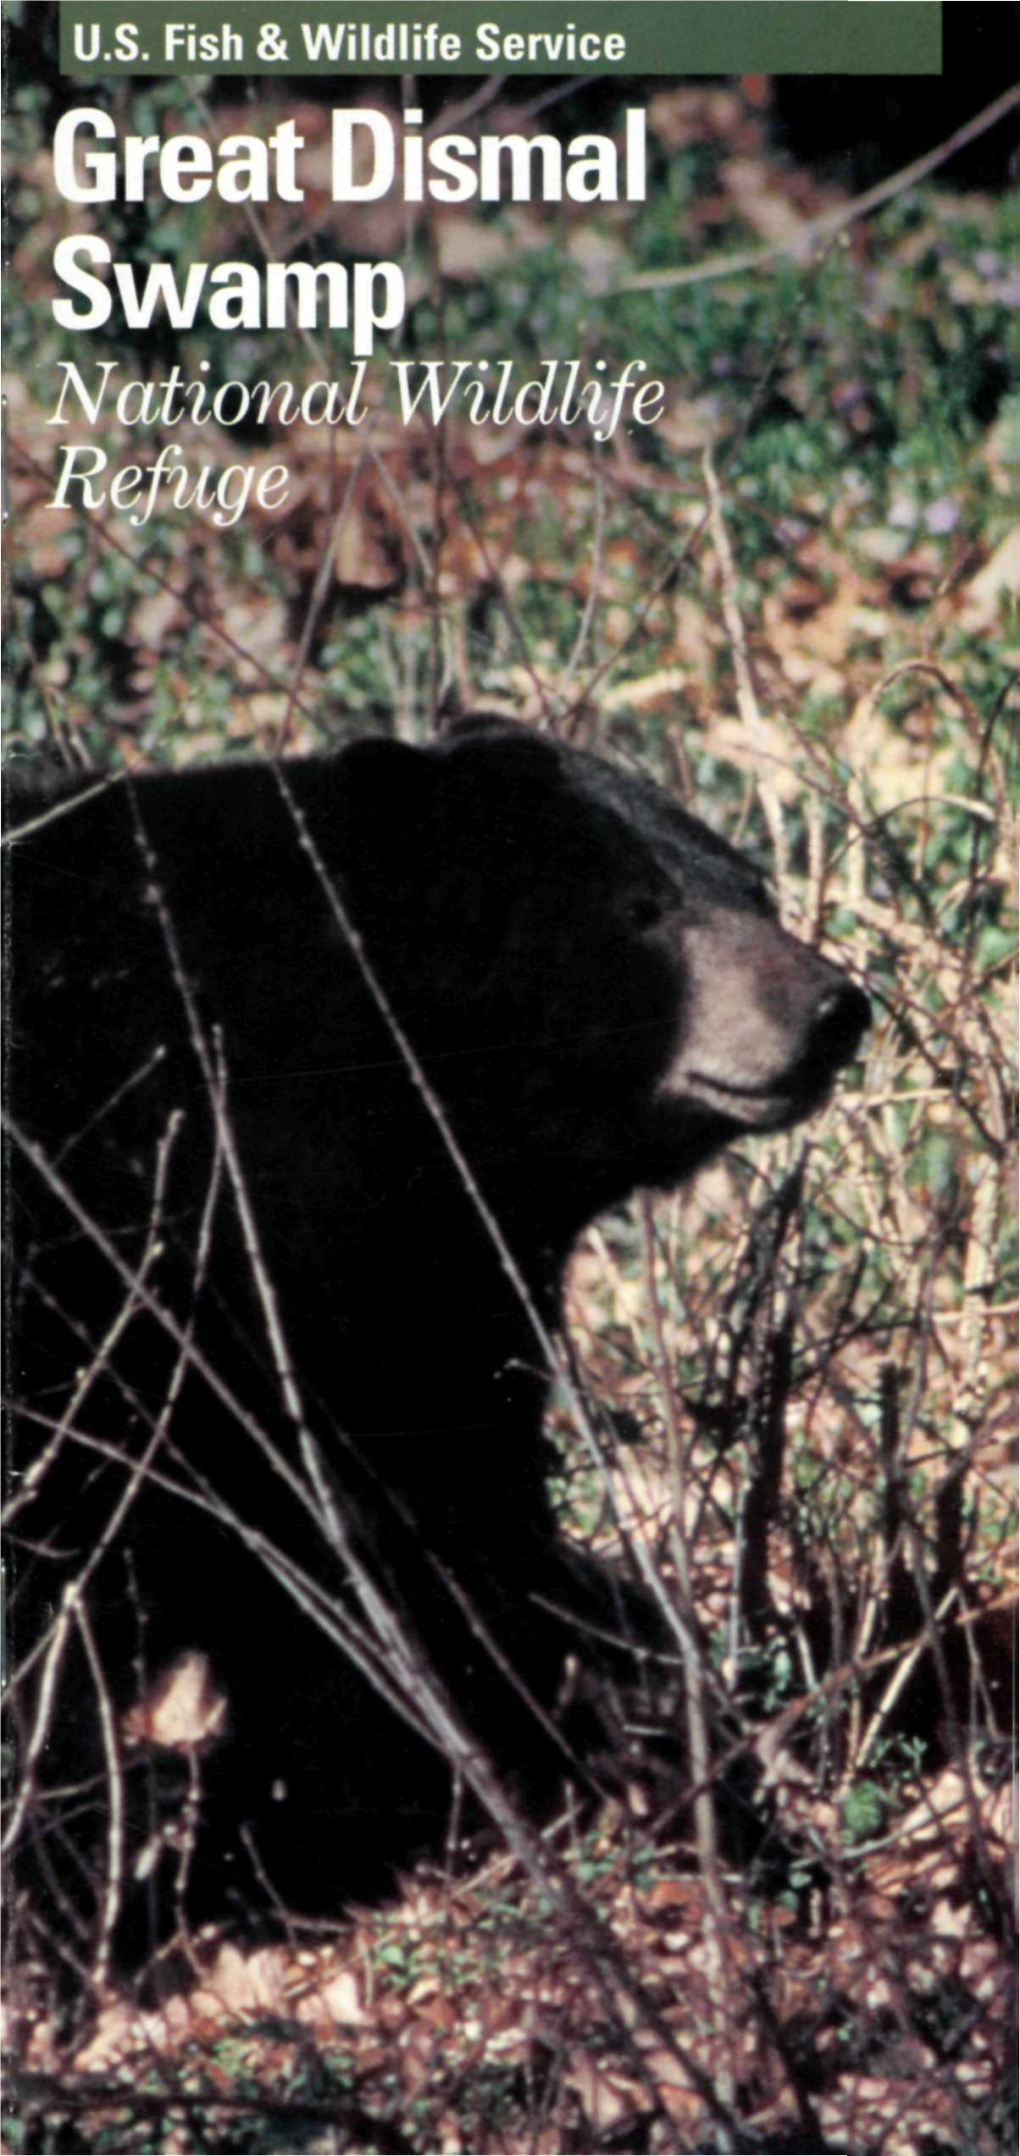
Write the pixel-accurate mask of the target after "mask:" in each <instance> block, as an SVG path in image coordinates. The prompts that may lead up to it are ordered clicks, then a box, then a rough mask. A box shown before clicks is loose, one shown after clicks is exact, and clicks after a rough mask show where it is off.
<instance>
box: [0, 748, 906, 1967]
mask: <svg viewBox="0 0 1020 2156" xmlns="http://www.w3.org/2000/svg"><path fill="white" fill-rule="evenodd" d="M16 791H17V793H18V795H19V797H20V798H19V799H18V800H17V802H16V805H15V821H16V822H18V824H19V826H20V828H19V829H18V830H16V831H15V833H14V836H13V840H12V842H11V844H10V846H9V872H10V874H9V921H10V949H11V953H12V957H11V966H10V984H9V1003H10V1009H11V1019H10V1024H9V1033H8V1080H9V1083H8V1095H9V1118H8V1145H9V1153H10V1165H11V1198H10V1222H11V1239H12V1242H13V1245H14V1254H15V1261H16V1263H15V1267H14V1269H13V1279H12V1285H11V1288H10V1303H9V1312H8V1319H9V1323H8V1333H9V1343H10V1346H9V1364H10V1371H9V1392H10V1393H12V1394H13V1396H14V1400H15V1407H14V1410H13V1423H14V1439H15V1445H14V1456H15V1472H14V1475H13V1478H12V1481H11V1485H10V1505H9V1513H10V1528H11V1536H12V1540H13V1542H14V1544H15V1551H14V1574H15V1588H14V1595H13V1602H12V1613H11V1637H12V1643H13V1664H14V1677H13V1683H12V1695H11V1696H12V1700H13V1711H14V1715H15V1719H16V1723H17V1732H18V1742H19V1748H20V1759H21V1767H20V1775H19V1780H18V1795H17V1800H16V1803H15V1807H14V1813H13V1818H12V1821H11V1838H12V1839H13V1840H14V1841H15V1842H17V1843H19V1844H20V1846H21V1847H22V1849H23V1851H24V1857H25V1862H24V1876H25V1878H26V1880H28V1881H30V1890H29V1891H28V1893H27V1897H26V1900H27V1905H28V1906H29V1907H30V1908H31V1910H32V1911H33V1912H34V1913H33V1916H32V1917H31V1919H30V1921H31V1922H33V1923H35V1924H37V1925H41V1926H42V1928H43V1930H44V1931H45V1932H48V1933H49V1934H50V1935H51V1937H52V1938H53V1941H54V1944H55V1946H56V1948H57V1950H58V1951H59V1952H60V1953H61V1955H62V1956H63V1957H64V1958H65V1960H66V1961H67V1963H68V1964H69V1966H71V1967H72V1968H73V1969H74V1970H75V1971H76V1972H77V1974H78V1975H79V1976H85V1977H87V1976H88V1974H89V1972H90V1970H94V1969H95V1968H96V1967H97V1966H105V1965H106V1963H107V1961H108V1960H109V1958H110V1956H111V1954H112V1955H113V1956H114V1957H119V1958H120V1959H121V1961H122V1962H123V1963H128V1962H130V1961H131V1960H132V1959H133V1960H135V1961H137V1960H138V1959H139V1958H140V1957H142V1956H144V1951H145V1945H146V1941H148V1940H149V1939H150V1938H151V1939H158V1938H160V1937H161V1936H165V1935H166V1932H167V1930H168V1928H169V1927H172V1925H173V1924H174V1923H178V1924H179V1923H184V1924H187V1925H189V1926H192V1925H194V1924H195V1923H197V1922H199V1921H201V1920H203V1919H205V1918H206V1917H208V1916H211V1915H213V1916H218V1915H222V1914H224V1913H225V1912H227V1911H228V1910H230V1909H231V1908H232V1909H233V1910H234V1912H235V1916H236V1917H237V1918H238V1920H240V1918H241V1917H243V1916H244V1915H245V1914H248V1915H252V1914H253V1913H254V1917H253V1920H257V1921H261V1920H262V1916H264V1913H265V1911H266V1910H267V1908H268V1909H269V1910H270V1911H271V1912H273V1913H275V1917H276V1918H277V1919H279V1918H280V1916H281V1914H282V1913H283V1912H292V1913H296V1915H297V1916H298V1917H300V1916H301V1915H302V1914H305V1915H311V1916H314V1915H315V1914H317V1913H318V1914H322V1913H323V1912H326V1911H330V1910H336V1909H337V1908H338V1907H339V1906H340V1905H341V1903H342V1899H343V1897H344V1895H348V1896H349V1895H350V1894H351V1893H352V1892H354V1893H355V1894H364V1893H366V1892H368V1891H371V1890H372V1889H373V1888H374V1887H375V1886H376V1885H377V1884H378V1883H379V1881H380V1880H381V1879H382V1878H383V1877H384V1876H386V1874H387V1872H388V1869H389V1867H391V1866H392V1865H393V1864H394V1863H396V1862H399V1861H401V1860H404V1859H406V1857H407V1855H408V1853H409V1851H410V1850H412V1849H413V1848H415V1847H417V1846H419V1845H420V1844H421V1843H422V1842H423V1841H424V1840H425V1839H426V1838H427V1835H428V1833H429V1831H431V1832H432V1833H433V1834H434V1833H435V1830H436V1822H437V1819H439V1820H440V1821H441V1820H442V1817H443V1814H444V1806H445V1805H446V1804H447V1802H448V1798H449V1786H448V1774H447V1769H446V1768H445V1766H444V1765H443V1763H442V1761H441V1760H440V1759H439V1756H438V1754H437V1753H436V1752H435V1751H434V1750H433V1749H431V1748H430V1746H429V1745H428V1743H427V1742H426V1741H425V1740H424V1738H423V1735H422V1729H421V1722H420V1717H419V1716H417V1714H416V1711H415V1702H414V1697H413V1683H411V1684H410V1685H409V1684H408V1683H407V1682H406V1681H405V1682H404V1683H403V1685H401V1682H400V1681H399V1679H398V1678H396V1677H395V1676H394V1664H393V1660H392V1657H390V1656H388V1655H387V1652H386V1645H385V1624H383V1626H382V1630H381V1631H380V1630H379V1629H378V1628H375V1629H373V1624H372V1622H371V1612H370V1611H369V1614H368V1619H366V1609H367V1604H366V1599H365V1592H364V1591H363V1592H362V1595H361V1597H360V1599H359V1596H358V1595H357V1594H356V1593H354V1592H353V1591H352V1588H351V1585H350V1562H351V1560H352V1559H353V1561H354V1563H355V1565H356V1566H357V1567H360V1568H361V1576H362V1581H363V1585H364V1581H366V1580H367V1581H368V1582H370V1583H371V1582H375V1583H376V1584H377V1586H378V1588H379V1590H380V1592H381V1593H382V1594H383V1595H384V1597H385V1598H386V1606H387V1607H388V1608H389V1609H390V1611H392V1612H395V1613H396V1615H397V1618H398V1619H399V1622H400V1624H401V1626H402V1627H404V1628H405V1629H406V1630H407V1631H409V1632H410V1633H411V1634H412V1635H413V1637H414V1640H415V1642H416V1645H417V1648H418V1649H420V1652H421V1654H422V1656H423V1658H424V1660H425V1661H427V1663H428V1664H429V1665H430V1666H431V1667H432V1669H434V1670H435V1672H436V1673H437V1675H438V1677H439V1679H440V1681H441V1682H442V1684H443V1685H444V1686H445V1689H446V1695H447V1697H448V1699H452V1700H453V1702H454V1703H455V1705H456V1710H457V1713H458V1715H459V1716H460V1717H461V1718H462V1720H463V1724H464V1726H465V1727H466V1728H467V1729H468V1731H469V1732H471V1733H472V1735H473V1736H474V1737H475V1738H478V1739H480V1740H481V1741H482V1742H483V1743H484V1744H485V1745H486V1746H488V1747H489V1750H490V1752H491V1754H492V1755H493V1756H494V1759H495V1762H496V1765H497V1767H498V1768H499V1769H500V1770H501V1771H502V1772H503V1773H504V1774H506V1775H508V1776H509V1777H510V1778H511V1779H512V1781H514V1782H515V1783H516V1785H517V1787H518V1789H519V1791H520V1792H521V1793H522V1794H523V1795H524V1796H526V1797H528V1798H531V1799H540V1798H541V1795H542V1793H543V1792H546V1793H547V1792H548V1787H549V1780H550V1774H551V1772H552V1771H553V1769H555V1772H556V1773H557V1774H559V1773H561V1771H562V1760H561V1758H560V1755H559V1751H558V1749H557V1736H556V1729H555V1712H556V1702H557V1696H558V1691H559V1687H560V1682H561V1671H562V1664H563V1659H564V1654H565V1650H566V1645H567V1640H566V1635H565V1633H564V1629H563V1625H562V1620H561V1619H560V1618H559V1617H557V1615H556V1614H555V1611H556V1609H557V1608H560V1607H561V1606H562V1604H563V1602H564V1599H565V1584H564V1583H565V1580H567V1579H568V1578H569V1566H568V1565H567V1564H566V1563H565V1555H566V1552H565V1545H564V1544H563V1542H562V1540H561V1539H560V1538H559V1537H558V1533H557V1523H556V1517H555V1512H554V1508H553V1504H552V1502H551V1499H550V1496H549V1493H548V1489H547V1473H548V1466H549V1460H548V1458H547V1448H546V1441H545V1439H544V1438H543V1431H542V1417H543V1408H544V1404H545V1399H546V1394H547V1390H548V1383H549V1367H548V1354H547V1346H548V1336H549V1334H550V1332H551V1331H553V1330H554V1329H555V1327H556V1326H557V1323H558V1317H559V1295H560V1286H561V1281H562V1276H563V1271H564V1267H565V1264H566V1261H567V1258H568V1255H569V1252H570V1249H571V1246H572V1244H573V1242H574V1240H575V1239H576V1237H577V1235H578V1233H579V1231H580V1230H581V1229H582V1228H583V1227H584V1226H585V1224H586V1223H587V1222H589V1221H590V1220H591V1219H592V1218H593V1216H594V1215H595V1214H597V1213H598V1212H599V1211H600V1209H602V1208H604V1207H606V1206H608V1205H611V1204H612V1203H614V1202H615V1201H617V1200H619V1199H621V1198H623V1197H624V1196H626V1195H627V1194H628V1193H629V1192H631V1191H632V1190H633V1189H634V1188H635V1187H636V1186H637V1185H640V1184H646V1185H655V1186H660V1187H661V1186H671V1185H675V1184H676V1183H677V1182H678V1181H679V1180H680V1179H681V1178H683V1177H685V1176H688V1175H689V1174H690V1173H691V1172H692V1170H694V1169H696V1168H697V1167H698V1166H699V1164H700V1163H702V1162H704V1161H705V1160H707V1159H708V1158H709V1157H710V1156H711V1155H712V1154H713V1153H714V1152H716V1150H717V1149H718V1148H719V1147H720V1146H722V1145H724V1144H725V1143H726V1141H727V1140H728V1139H730V1138H732V1137H733V1136H734V1135H736V1134H737V1133H740V1132H746V1131H766V1130H777V1129H782V1128H785V1127H786V1126H788V1125H790V1124H792V1123H795V1122H796V1121H797V1120H798V1119H799V1118H800V1117H802V1116H805V1115H807V1114H808V1113H809V1112H810V1111H811V1110H812V1109H813V1108H815V1107H817V1106H818V1104H819V1103H820V1102H821V1101H822V1100H823V1099H824V1098H825V1096H826V1094H827V1093H828V1091H829V1088H830V1086H831V1083H832V1080H833V1078H834V1075H835V1073H836V1072H837V1070H838V1069H839V1068H840V1066H841V1065H842V1064H843V1063H844V1062H846V1061H847V1059H848V1058H849V1057H850V1056H851V1055H852V1054H853V1052H854V1050H855V1048H856V1047H857V1044H858V1042H859V1040H860V1037H861V1034H862V1031H863V1029H864V1026H865V1024H866V1022H867V1015H868V1007H867V1003H866V1000H865V998H864V996H863V995H862V994H861V992H860V991H859V990H858V989H857V988H855V987H853V986H852V985H851V984H850V983H849V982H848V981H847V980H846V979H845V977H844V976H843V974H842V973H840V972H839V971H838V970H837V969H836V968H835V967H834V966H833V965H830V964H829V963H828V961H827V960H825V959H824V958H822V957H820V956H819V955H818V954H817V952H815V951H813V950H811V949H809V948H807V947H806V946H805V945H803V944H801V943H799V942H797V941H796V940H795V939H794V938H793V937H791V936H790V935H788V934H786V933H785V932H784V930H783V929H782V928H781V927H780V926H779V925H778V923H777V921H776V918H775V913H774V909H773V907H772V904H771V903H770V900H769V897H768V895H767V893H766V890H765V887H764V885H763V882H762V879H761V877H760V876H759V874H758V873H757V871H756V870H755V868H754V867H753V866H751V865H750V863H749V862H748V861H747V860H746V859H744V858H743V856H742V855H740V854H739V853H737V852H735V851H734V850H733V848H732V847H730V846H729V845H727V844H726V843H724V841H723V840H722V839H720V838H717V837H716V836H714V835H713V834H712V833H711V832H710V831H709V830H707V829H706V828H705V826H704V825H703V824H701V823H699V822H698V821H697V820H696V819H695V818H693V817H692V816H690V815H688V814H687V813H686V812H685V811H684V810H683V809H681V808H679V807H677V806H676V805H675V804H674V803H673V802H672V801H670V800H669V799H668V798H667V797H666V796H665V795H664V794H663V793H662V792H661V791H660V790H659V789H658V788H657V787H655V786H654V785H652V784H650V783H649V782H648V781H646V780H644V779H642V778H640V777H638V776H635V775H633V774H632V773H631V772H630V771H624V770H621V769H618V768H615V767H612V766H610V765H608V764H607V763H605V762H602V761H600V760H599V759H597V758H595V757H593V756H590V755H587V754H584V753H581V752H579V751H577V750H574V749H571V748H568V747H565V746H563V745H562V744H560V743H558V742H556V741H554V740H552V739H550V738H546V737H541V736H538V735H537V734H535V733H533V732H531V731H528V730H527V729H524V728H522V727H519V726H518V727H515V726H509V725H506V724H502V723H499V722H494V721H486V720H475V721H471V722H466V723H465V724H463V725H462V726H459V727H457V728H455V729H454V730H453V731H452V732H451V733H450V734H449V735H448V736H447V737H446V738H445V739H443V740H442V741H440V742H438V743H436V744H435V745H433V746H430V747H427V748H411V747H407V746H404V745H401V744H399V743H396V742H392V741H385V740H371V741H363V742H357V743H354V744H352V745H351V746H349V747H348V748H346V749H344V750H342V751H340V752H339V753H337V754H335V755H329V756H323V757H319V758H313V759H309V760H307V761H305V760H301V761H293V762H285V763H283V764H281V765H273V764H268V763H267V764H223V765H220V766H215V767H213V768H207V769H197V770H190V771H179V772H171V773H153V774H148V775H143V776H127V777H125V776H123V775H121V776H119V777H118V778H116V779H101V780H96V779H94V778H93V779H89V780H79V781H75V782H73V783H72V784H70V785H69V786H67V785H65V786H57V787H56V788H52V787H43V788H42V789H41V790H33V789H32V787H31V786H29V787H27V788H26V787H25V786H24V785H22V786H21V787H20V788H18V789H16ZM370 1599H371V1592H370V1589H369V1600H370ZM184 1708H187V1709H188V1712H189V1714H190V1722H189V1726H188V1732H187V1736H186V1737H184V1736H182V1735H181V1734H180V1733H179V1732H178V1730H177V1718H178V1717H179V1715H180V1714H181V1713H182V1712H183V1710H184ZM260 1912H261V1915H260V1914H259V1913H260Z"/></svg>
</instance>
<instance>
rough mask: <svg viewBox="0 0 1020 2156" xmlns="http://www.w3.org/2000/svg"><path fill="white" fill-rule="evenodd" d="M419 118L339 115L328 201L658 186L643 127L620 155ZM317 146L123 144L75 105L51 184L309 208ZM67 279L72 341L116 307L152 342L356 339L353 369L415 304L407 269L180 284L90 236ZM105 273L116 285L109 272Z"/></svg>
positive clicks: (143, 138) (203, 270)
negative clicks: (306, 170)
mask: <svg viewBox="0 0 1020 2156" xmlns="http://www.w3.org/2000/svg"><path fill="white" fill-rule="evenodd" d="M423 126H424V114H423V113H422V112H421V111H420V110H418V109H417V108H410V109H409V110H407V111H405V112H404V113H403V114H402V116H401V120H400V122H399V123H398V121H397V120H396V119H395V117H394V116H393V115H391V114H390V113H385V112H377V111H374V110H371V109H369V108H367V107H354V108H351V107H338V108H336V109H335V110H334V112H333V116H332V157H331V192H332V196H333V200H334V201H336V202H353V203H357V202H374V201H377V200H378V199H379V198H380V197H381V196H383V195H387V194H389V193H390V191H391V189H392V188H393V187H394V185H395V184H396V183H397V182H398V180H399V186H400V191H401V194H402V196H403V199H404V201H405V202H408V203H419V202H424V201H426V200H427V199H429V198H431V199H432V200H434V201H436V202H440V203H449V204H457V203H462V202H469V201H473V200H477V201H479V202H501V201H510V202H531V201H541V202H561V201H562V200H563V199H564V198H566V199H568V200H569V201H572V202H577V203H580V204H584V203H589V202H592V203H594V202H619V201H621V200H623V201H627V202H643V201H644V199H645V191H646V179H647V156H646V123H645V114H644V113H643V112H642V111H641V110H640V109H639V108H632V109H630V110H628V112H627V114H626V120H625V126H624V140H623V145H622V148H620V147H618V146H617V144H616V142H615V141H614V140H613V139H612V137H611V136H609V135H600V134H590V133H585V134H580V135H575V136H574V137H573V138H572V140H571V141H569V142H568V143H567V144H566V145H564V144H563V143H561V142H560V141H559V140H558V138H557V137H556V136H555V135H545V134H538V135H522V134H507V135H480V136H479V137H478V138H477V140H476V139H474V138H472V137H471V136H470V135H462V134H458V133H456V132H451V133H448V134H443V135H435V136H432V137H429V136H427V135H426V134H424V133H423V132H422V129H423ZM304 147H305V142H304V137H303V136H302V135H300V134H299V133H298V131H297V126H296V124H295V122H294V121H293V120H283V121H281V122H280V124H279V126H278V127H277V128H275V130H274V132H273V133H272V134H271V135H270V136H269V137H268V139H263V138H262V137H261V136H259V135H242V134H236V135H227V136H225V137H224V139H223V140H222V141H221V142H217V143H212V142H210V141H208V140H207V139H206V137H205V136H204V135H197V134H195V135H190V134H179V135H169V136H166V137H165V138H164V137H161V136H159V135H133V134H121V133H120V131H119V129H118V128H117V125H116V122H115V121H114V120H113V119H112V118H111V116H110V114H109V113H106V112H103V111H101V110H100V109H99V108H98V107H92V106H77V107H75V108H73V109H72V110H71V111H69V112H66V113H64V114H63V116H62V118H61V119H60V120H59V121H58V123H57V127H56V132H55V134H54V140H53V172H54V178H55V180H56V184H57V187H58V188H59V190H60V193H61V194H62V195H63V196H64V198H65V200H67V201H68V202H76V203H83V204H87V205H90V206H91V205H94V204H97V203H103V202H116V201H124V202H144V201H145V200H146V198H147V196H148V195H150V194H158V195H161V196H163V197H164V198H165V199H166V200H167V201H170V202H180V203H191V202H201V201H204V200H205V199H206V197H207V196H209V195H212V194H216V195H218V196H219V197H220V199H221V201H223V202H227V203H246V202H251V203H263V202H268V201H270V200H272V199H276V200H279V201H282V202H303V201H304V200H305V187H304V184H303V181H302V178H301V172H300V153H301V151H302V150H303V149H304ZM53 266H54V270H55V273H56V276H57V278H58V280H59V282H60V283H61V285H63V286H64V287H65V288H66V292H67V293H70V294H71V295H73V296H72V297H67V296H64V295H61V296H58V297H56V298H55V299H54V300H53V303H52V305H53V314H54V317H55V319H56V320H57V321H58V322H59V323H60V325H61V327H62V328H64V329H69V330H93V329H100V328H102V327H103V325H104V324H105V323H106V322H108V321H109V320H110V317H111V315H112V314H113V312H114V306H115V299H116V300H117V301H119V304H120V309H121V313H122V316H123V319H124V321H125V322H126V324H127V325H128V327H129V328H132V329H146V328H148V327H149V326H150V325H151V324H152V323H153V322H154V321H155V319H156V318H157V316H158V315H159V314H160V313H165V314H166V317H167V319H168V320H169V321H170V323H171V324H172V325H173V327H174V328H175V329H189V328H191V327H192V326H193V325H194V323H195V322H196V321H197V320H198V319H199V316H200V314H201V313H202V312H203V311H204V313H205V314H206V316H207V318H208V320H209V322H210V323H211V324H212V326H213V328H215V329H223V330H232V329H246V330H249V329H263V328H282V327H283V326H284V325H285V324H286V322H287V321H288V319H293V320H295V321H296V322H297V324H298V326H299V327H301V328H305V329H316V328H319V327H320V326H327V327H328V328H330V329H349V330H350V331H351V333H352V339H353V346H354V352H355V356H356V357H357V358H359V359H362V358H368V357H369V356H370V355H371V353H372V352H373V351H374V349H375V340H376V335H377V332H380V331H386V330H392V329H395V328H396V327H397V326H398V325H399V324H400V323H401V322H402V321H403V318H404V314H405V312H406V306H407V291H406V284H405V278H404V271H403V268H402V267H401V265H400V263H398V262H355V263H354V264H353V265H351V266H348V264H346V263H342V262H330V261H323V262H309V261H305V260H301V261H297V262H270V263H267V264H266V266H265V268H264V269H258V268H256V266H255V265H254V264H253V263H251V262H241V261H233V262H219V263H216V264H215V265H214V266H210V264H209V263H208V262H192V263H191V264H190V266H189V268H188V270H187V273H186V275H185V276H184V278H183V280H182V281H181V282H178V279H177V276H176V273H175V270H174V268H173V266H172V265H171V264H170V263H168V262H157V263H154V264H150V265H148V266H147V267H146V269H145V270H144V272H143V271H142V270H141V269H140V268H136V266H135V264H134V263H132V262H124V261H115V260H114V256H113V249H112V247H111V246H110V243H109V241H108V240H105V239H103V238H102V236H101V235H100V234H97V233H94V232H90V233H83V234H81V235H73V234H72V235H70V236H68V237H67V238H65V239H62V240H60V241H59V242H58V244H57V246H56V248H55V250H54V256H53ZM104 272H108V273H109V274H108V275H106V274H103V273H104Z"/></svg>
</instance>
